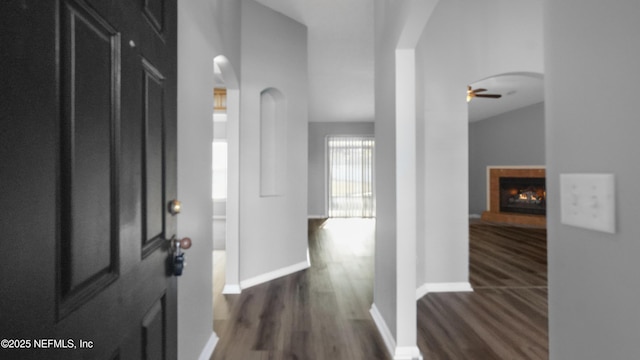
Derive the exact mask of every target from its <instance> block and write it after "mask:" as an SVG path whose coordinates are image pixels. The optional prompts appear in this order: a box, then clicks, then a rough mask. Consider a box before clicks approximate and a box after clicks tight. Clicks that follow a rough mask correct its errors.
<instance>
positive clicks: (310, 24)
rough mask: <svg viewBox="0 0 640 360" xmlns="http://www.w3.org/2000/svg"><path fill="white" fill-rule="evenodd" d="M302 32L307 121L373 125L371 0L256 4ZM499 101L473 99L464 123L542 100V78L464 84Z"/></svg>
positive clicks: (271, 0)
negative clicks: (306, 64) (297, 24)
mask: <svg viewBox="0 0 640 360" xmlns="http://www.w3.org/2000/svg"><path fill="white" fill-rule="evenodd" d="M256 1H258V2H259V3H261V4H263V5H265V6H268V7H270V8H272V9H274V10H275V11H278V12H280V13H282V14H284V15H286V16H288V17H290V18H292V19H294V20H296V21H298V22H300V23H302V24H304V25H306V26H307V29H308V39H309V40H308V56H309V114H310V118H309V120H310V121H329V122H330V121H373V120H374V115H375V114H374V63H373V61H374V60H373V59H374V47H373V44H374V39H373V34H374V24H373V1H371V0H348V1H345V0H256ZM469 85H471V86H472V87H473V88H485V89H487V90H488V91H487V93H499V94H502V98H500V99H478V98H476V99H474V100H472V101H471V102H470V103H469V121H479V120H482V119H486V118H489V117H492V116H495V115H498V114H502V113H505V112H508V111H512V110H515V109H518V108H521V107H524V106H528V105H533V104H535V103H539V102H541V101H543V81H542V75H540V74H531V73H510V74H503V75H499V76H494V77H491V78H487V79H483V80H480V81H477V82H475V83H473V84H469Z"/></svg>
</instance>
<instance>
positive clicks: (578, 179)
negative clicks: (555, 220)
mask: <svg viewBox="0 0 640 360" xmlns="http://www.w3.org/2000/svg"><path fill="white" fill-rule="evenodd" d="M560 196H561V198H560V203H561V204H560V208H561V214H560V216H561V218H560V221H561V222H562V223H563V224H566V225H572V226H577V227H581V228H585V229H590V230H597V231H603V232H607V233H611V234H613V233H615V232H616V225H615V224H616V218H615V177H614V176H613V174H560Z"/></svg>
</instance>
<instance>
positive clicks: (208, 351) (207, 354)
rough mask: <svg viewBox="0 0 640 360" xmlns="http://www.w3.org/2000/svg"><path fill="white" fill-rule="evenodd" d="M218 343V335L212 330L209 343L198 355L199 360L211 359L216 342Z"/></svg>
mask: <svg viewBox="0 0 640 360" xmlns="http://www.w3.org/2000/svg"><path fill="white" fill-rule="evenodd" d="M217 343H218V335H216V333H215V331H213V332H211V336H209V340H208V341H207V344H206V345H205V346H204V349H202V352H200V356H199V357H198V360H209V359H210V358H211V355H213V350H215V349H216V344H217Z"/></svg>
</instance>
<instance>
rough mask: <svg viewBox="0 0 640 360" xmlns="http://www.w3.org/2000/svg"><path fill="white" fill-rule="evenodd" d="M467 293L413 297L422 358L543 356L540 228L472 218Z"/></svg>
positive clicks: (542, 237) (544, 295) (543, 269)
mask: <svg viewBox="0 0 640 360" xmlns="http://www.w3.org/2000/svg"><path fill="white" fill-rule="evenodd" d="M469 228H470V240H469V255H470V259H469V262H470V264H469V267H470V278H471V285H472V287H473V288H474V292H473V293H441V294H428V295H427V296H425V297H423V298H422V299H420V300H419V301H418V346H419V347H420V350H421V351H422V353H423V355H424V358H425V359H482V360H485V359H486V360H492V359H499V360H503V359H548V330H547V329H548V326H547V322H548V321H547V250H546V249H547V247H546V231H545V230H544V229H537V228H526V227H515V226H505V225H494V224H490V223H472V224H471V225H470V227H469Z"/></svg>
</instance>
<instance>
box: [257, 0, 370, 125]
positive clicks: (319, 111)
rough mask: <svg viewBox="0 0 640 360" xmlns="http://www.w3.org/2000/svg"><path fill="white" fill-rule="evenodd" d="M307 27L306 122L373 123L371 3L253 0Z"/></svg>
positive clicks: (331, 0) (329, 0) (330, 0)
mask: <svg viewBox="0 0 640 360" xmlns="http://www.w3.org/2000/svg"><path fill="white" fill-rule="evenodd" d="M257 1H258V2H259V3H261V4H263V5H266V6H268V7H270V8H272V9H274V10H276V11H278V12H280V13H282V14H284V15H286V16H288V17H290V18H292V19H294V20H296V21H298V22H300V23H302V24H304V25H306V26H307V29H308V37H309V40H308V51H309V52H308V56H309V114H310V118H309V120H310V121H373V120H374V93H373V91H374V90H373V89H374V77H373V72H374V69H373V33H374V31H373V1H371V0H348V1H345V0H257Z"/></svg>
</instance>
